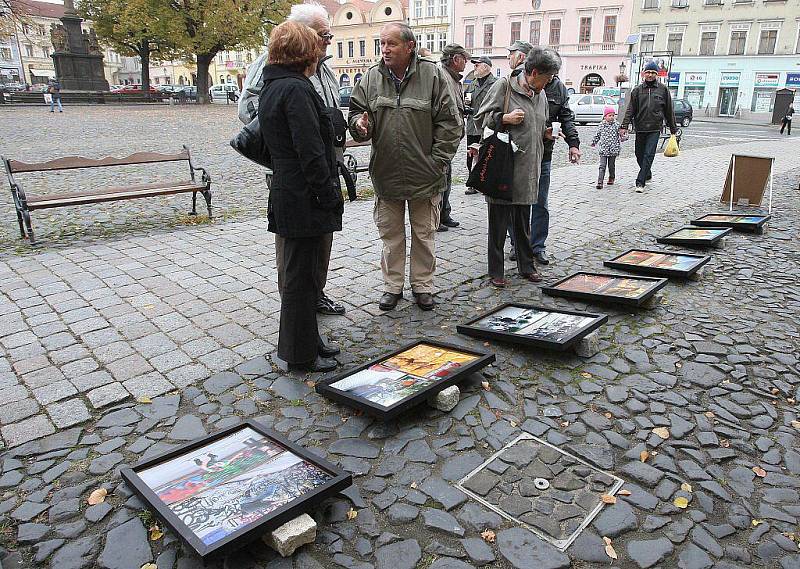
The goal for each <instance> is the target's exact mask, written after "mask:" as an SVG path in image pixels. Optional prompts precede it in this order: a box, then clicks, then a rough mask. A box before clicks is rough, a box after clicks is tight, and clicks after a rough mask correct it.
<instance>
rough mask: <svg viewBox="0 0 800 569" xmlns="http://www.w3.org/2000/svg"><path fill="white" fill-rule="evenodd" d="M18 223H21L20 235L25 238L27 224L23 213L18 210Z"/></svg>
mask: <svg viewBox="0 0 800 569" xmlns="http://www.w3.org/2000/svg"><path fill="white" fill-rule="evenodd" d="M17 223H19V236H20V239H25V226H24V225H23V221H22V213H21V212H20V211H19V210H17Z"/></svg>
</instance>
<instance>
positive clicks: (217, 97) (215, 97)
mask: <svg viewBox="0 0 800 569" xmlns="http://www.w3.org/2000/svg"><path fill="white" fill-rule="evenodd" d="M228 93H232V94H233V95H232V96H231V98H232V99H233V100H234V102H235V101H238V100H239V86H238V85H234V84H220V85H213V86H212V87H211V89H209V90H208V100H209V101H211V102H216V103H225V102H227V101H228Z"/></svg>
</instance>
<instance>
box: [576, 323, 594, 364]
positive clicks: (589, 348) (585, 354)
mask: <svg viewBox="0 0 800 569" xmlns="http://www.w3.org/2000/svg"><path fill="white" fill-rule="evenodd" d="M599 351H600V334H599V333H598V332H597V330H595V331H594V332H592V333H591V334H589V335H588V336H586V337H585V338H583V339H582V340H581V341H580V342H578V343H577V344H575V353H576V354H577V355H578V356H580V357H582V358H591V357H592V356H594V355H595V354H597V353H598V352H599Z"/></svg>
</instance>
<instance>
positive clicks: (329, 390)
mask: <svg viewBox="0 0 800 569" xmlns="http://www.w3.org/2000/svg"><path fill="white" fill-rule="evenodd" d="M419 345H427V346H432V347H435V348H443V349H445V350H450V351H456V352H461V353H464V354H468V355H471V356H474V357H475V359H474V360H473V361H470V362H467V363H465V364H464V365H460V366H459V367H458V368H456V369H455V371H453V373H450V374H448V375H447V376H446V377H443V378H442V379H441V380H440V381H436V382H434V383H431V384H430V385H428V386H426V387H423V388H421V389H420V390H419V391H418V392H416V393H414V394H413V395H409V396H408V397H405V398H403V399H401V400H400V401H397V402H395V403H393V404H392V405H389V406H384V405H380V404H378V403H375V402H373V401H370V400H369V399H366V398H364V397H361V396H358V395H354V394H352V393H350V392H348V391H344V390H340V389H337V388H335V387H333V384H335V383H337V382H339V381H341V380H343V379H345V378H347V377H350V376H352V375H355V374H357V373H359V372H361V371H364V370H367V369H369V368H370V367H372V366H373V365H376V364H380V363H382V362H385V361H386V360H389V359H391V358H393V357H395V356H397V355H398V354H401V353H403V352H406V351H408V350H411V349H412V348H414V347H416V346H419ZM494 361H495V355H494V354H493V353H491V352H486V351H483V350H476V349H475V348H467V347H465V346H458V345H455V344H450V343H447V342H440V341H438V340H427V339H418V340H415V341H413V342H411V343H409V344H406V345H404V346H403V347H401V348H399V349H397V350H395V351H393V352H391V353H388V354H385V355H382V356H380V357H379V358H375V359H374V360H371V361H369V362H367V363H365V364H362V365H360V366H358V367H355V368H351V369H349V370H346V371H344V372H342V373H339V374H337V375H335V376H333V377H331V378H328V379H324V380H322V381H320V382H318V383H317V385H316V387H315V390H316V392H317V393H319V394H320V395H322V396H324V397H327V398H328V399H331V400H333V401H336V402H338V403H342V404H344V405H347V406H348V407H353V408H355V409H360V410H362V411H364V412H365V413H367V414H369V415H372V416H373V417H377V418H378V419H381V420H383V421H388V420H390V419H393V418H395V417H396V416H397V415H399V414H401V413H403V412H405V411H407V410H408V409H411V408H412V407H415V406H416V405H419V404H420V403H423V402H424V401H425V400H426V399H427V398H428V397H430V396H431V395H435V394H436V393H438V392H439V391H441V390H443V389H446V388H447V387H450V386H451V385H456V384H457V383H459V382H460V381H462V380H463V379H465V378H466V377H467V376H468V375H469V374H471V373H474V372H476V371H479V370H481V369H483V368H484V367H486V366H487V365H489V364H491V363H492V362H494ZM398 371H399V370H398ZM406 373H407V372H406Z"/></svg>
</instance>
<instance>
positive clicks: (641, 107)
mask: <svg viewBox="0 0 800 569" xmlns="http://www.w3.org/2000/svg"><path fill="white" fill-rule="evenodd" d="M642 76H643V78H644V80H643V81H642V82H641V83H640V84H639V85H637V86H636V87H634V88H633V91H631V93H630V95H629V96H628V106H627V108H626V109H625V116H624V118H623V119H622V126H620V129H619V133H620V135H621V136H627V135H628V125H630V124H631V122H633V126H634V128H635V129H636V144H635V149H636V161H637V162H638V163H639V175H638V176H636V191H637V192H639V193H642V192H644V185H645V183H646V182H647V181H648V180H650V178H652V177H653V173H652V172H651V168H652V166H653V159H654V158H655V157H656V147H657V146H658V139H659V136H660V135H661V127H662V125H663V124H664V122H666V123H667V126H668V127H669V131H670V132H671V133H672V134H675V133H676V132H678V125H677V124H675V111H674V110H673V108H672V97H671V96H670V94H669V89H668V88H667V86H666V85H664V84H663V83H661V82H660V81H659V80H658V64H657V63H656V62H655V61H653V60H650V61H649V62H648V63H647V65H645V66H644V70H643V71H642Z"/></svg>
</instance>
